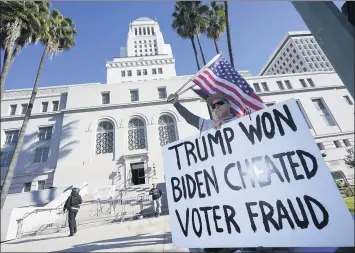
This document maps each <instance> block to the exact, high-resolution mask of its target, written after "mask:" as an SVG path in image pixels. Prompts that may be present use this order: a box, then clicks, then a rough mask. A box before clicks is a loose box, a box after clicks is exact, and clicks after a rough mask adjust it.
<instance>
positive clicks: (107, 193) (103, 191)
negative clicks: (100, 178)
mask: <svg viewBox="0 0 355 253" xmlns="http://www.w3.org/2000/svg"><path fill="white" fill-rule="evenodd" d="M115 190H116V187H115V186H105V187H100V188H96V189H95V191H94V197H95V198H96V199H108V198H110V197H114V196H115Z"/></svg>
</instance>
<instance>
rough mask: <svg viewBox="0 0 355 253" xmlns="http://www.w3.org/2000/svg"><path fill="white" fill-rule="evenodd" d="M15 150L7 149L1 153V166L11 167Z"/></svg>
mask: <svg viewBox="0 0 355 253" xmlns="http://www.w3.org/2000/svg"><path fill="white" fill-rule="evenodd" d="M13 153H14V152H12V151H6V152H1V153H0V167H9V166H10V163H11V159H12V155H13Z"/></svg>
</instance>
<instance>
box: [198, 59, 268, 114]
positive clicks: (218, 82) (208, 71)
mask: <svg viewBox="0 0 355 253" xmlns="http://www.w3.org/2000/svg"><path fill="white" fill-rule="evenodd" d="M192 81H193V82H194V83H195V84H196V85H198V86H199V87H200V88H201V90H198V89H193V91H194V92H195V93H197V94H198V95H199V96H200V97H202V98H204V99H206V98H207V97H208V96H210V95H212V94H215V93H222V94H224V95H225V96H226V97H227V98H228V100H229V102H230V104H231V106H232V108H231V112H232V113H233V114H234V115H236V116H237V117H238V118H240V117H243V116H244V115H247V114H248V111H250V112H254V111H258V110H261V109H263V108H265V107H266V106H265V104H264V102H263V101H262V100H261V98H260V97H259V96H258V95H257V94H256V93H255V92H254V90H253V89H252V88H251V87H250V85H249V84H248V83H247V81H245V79H244V78H243V77H242V76H241V75H239V73H238V72H237V71H235V69H234V68H233V67H232V66H231V65H230V64H229V63H228V62H227V61H226V59H224V57H222V56H219V57H218V58H217V59H216V60H215V61H214V62H213V63H212V64H211V65H210V66H209V67H207V68H205V69H204V70H202V71H201V72H200V73H198V75H196V76H195V78H194V79H193V80H192ZM248 108H249V109H250V110H248Z"/></svg>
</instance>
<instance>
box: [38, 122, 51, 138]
mask: <svg viewBox="0 0 355 253" xmlns="http://www.w3.org/2000/svg"><path fill="white" fill-rule="evenodd" d="M52 132H53V127H52V126H50V127H40V128H38V140H39V141H44V140H50V139H52Z"/></svg>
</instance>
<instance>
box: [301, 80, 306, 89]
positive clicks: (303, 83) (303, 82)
mask: <svg viewBox="0 0 355 253" xmlns="http://www.w3.org/2000/svg"><path fill="white" fill-rule="evenodd" d="M299 81H300V83H301V85H302V87H303V88H307V84H306V82H305V81H304V79H299Z"/></svg>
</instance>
